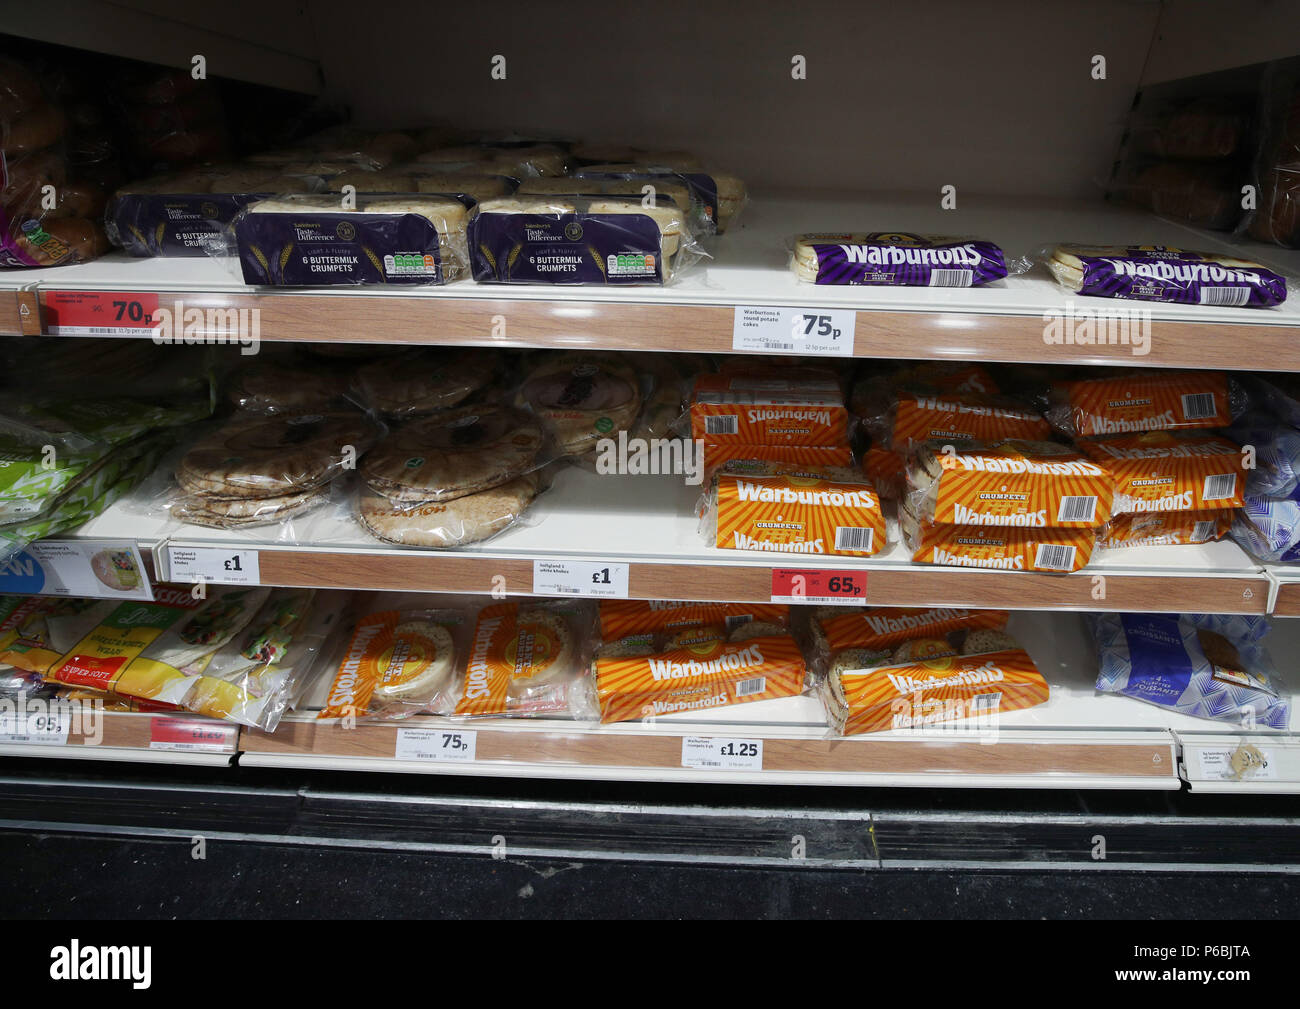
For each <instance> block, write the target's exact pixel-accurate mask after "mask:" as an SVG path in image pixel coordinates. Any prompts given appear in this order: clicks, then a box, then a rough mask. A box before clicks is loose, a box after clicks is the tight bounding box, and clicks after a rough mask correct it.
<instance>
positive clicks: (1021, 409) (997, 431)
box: [865, 392, 1052, 451]
mask: <svg viewBox="0 0 1300 1009" xmlns="http://www.w3.org/2000/svg"><path fill="white" fill-rule="evenodd" d="M865 421H866V424H867V428H868V430H870V431H871V433H872V434H873V435H874V436H875V438H876V440H878V441H880V442H882V443H884V444H887V445H890V446H891V447H892V448H894V449H896V450H898V451H907V450H908V449H909V448H911V447H912V446H914V445H918V444H920V443H922V442H927V441H938V442H944V443H949V442H952V443H958V444H964V443H969V442H996V441H1002V440H1004V439H1006V438H1020V439H1027V440H1029V441H1041V440H1043V439H1045V438H1048V437H1049V436H1050V435H1051V433H1052V429H1051V426H1050V425H1049V424H1048V423H1047V421H1046V420H1045V419H1044V418H1043V415H1042V414H1041V413H1039V412H1038V411H1037V410H1035V409H1033V408H1032V407H1031V406H1029V405H1028V404H1026V403H1021V402H1020V401H1019V400H1016V399H1014V398H1012V397H1010V396H990V395H984V394H981V393H970V392H967V393H960V392H952V393H934V394H929V393H920V392H900V393H898V394H897V396H896V397H895V398H894V401H893V403H892V405H891V407H890V409H889V411H888V413H887V415H886V416H883V417H875V418H872V417H867V418H865Z"/></svg>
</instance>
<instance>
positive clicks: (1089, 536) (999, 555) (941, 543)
mask: <svg viewBox="0 0 1300 1009" xmlns="http://www.w3.org/2000/svg"><path fill="white" fill-rule="evenodd" d="M902 525H903V535H904V538H905V540H906V541H907V545H908V549H910V550H911V551H912V560H914V561H916V562H917V563H918V564H940V565H946V566H949V567H970V568H996V569H998V570H1002V571H1048V572H1052V573H1054V574H1060V573H1069V572H1071V571H1078V570H1079V569H1080V568H1082V567H1083V566H1084V565H1085V564H1087V563H1088V560H1089V559H1090V558H1091V557H1092V549H1093V547H1094V546H1095V545H1096V539H1097V530H1095V529H1059V528H1058V529H1024V528H1014V527H1009V526H1001V527H998V526H941V525H928V524H919V525H917V524H909V523H907V522H903V523H902Z"/></svg>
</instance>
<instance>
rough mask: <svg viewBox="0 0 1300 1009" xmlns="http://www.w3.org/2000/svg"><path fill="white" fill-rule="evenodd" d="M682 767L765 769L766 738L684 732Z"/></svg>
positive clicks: (728, 769)
mask: <svg viewBox="0 0 1300 1009" xmlns="http://www.w3.org/2000/svg"><path fill="white" fill-rule="evenodd" d="M682 767H695V768H701V769H704V770H716V771H761V770H762V769H763V741H762V740H761V739H732V738H730V737H728V736H717V737H713V736H683V737H682Z"/></svg>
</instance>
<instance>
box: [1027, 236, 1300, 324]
mask: <svg viewBox="0 0 1300 1009" xmlns="http://www.w3.org/2000/svg"><path fill="white" fill-rule="evenodd" d="M1047 267H1048V269H1050V270H1051V271H1052V275H1053V276H1054V277H1056V279H1057V280H1058V281H1059V282H1060V283H1061V285H1062V286H1064V287H1066V288H1068V289H1069V290H1071V291H1076V292H1078V293H1079V294H1085V295H1091V296H1093V297H1098V298H1126V299H1130V300H1134V301H1162V302H1166V303H1171V304H1177V305H1225V306H1229V307H1237V308H1268V307H1270V306H1272V305H1280V304H1282V302H1284V301H1286V279H1285V278H1284V277H1282V276H1281V275H1280V274H1277V273H1274V272H1273V271H1272V270H1269V269H1267V268H1265V267H1263V266H1260V264H1258V263H1252V262H1250V261H1248V260H1245V259H1235V258H1233V257H1230V256H1225V255H1221V254H1218V253H1213V252H1189V251H1187V250H1185V249H1174V248H1169V247H1166V246H1162V245H1129V246H1122V245H1114V246H1087V245H1058V246H1056V247H1055V248H1053V249H1051V250H1050V251H1049V252H1048V253H1047Z"/></svg>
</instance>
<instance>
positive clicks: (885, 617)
mask: <svg viewBox="0 0 1300 1009" xmlns="http://www.w3.org/2000/svg"><path fill="white" fill-rule="evenodd" d="M1008 616H1009V614H1008V613H1007V611H1006V610H964V609H958V608H955V607H935V608H932V609H924V608H921V607H917V608H911V607H904V606H874V607H869V608H868V609H866V610H862V611H853V612H850V613H840V614H837V615H836V616H833V617H828V618H826V619H824V620H822V621H821V627H822V632H823V633H824V634H825V636H826V644H827V645H828V646H829V647H830V649H831V650H832V651H835V652H838V651H840V650H841V649H844V648H862V649H866V650H868V651H877V650H880V649H885V648H893V647H894V646H895V645H901V644H902V643H903V642H904V641H911V640H913V639H916V638H937V637H942V636H943V635H945V634H947V633H949V632H950V631H960V630H989V631H1000V630H1002V629H1003V628H1004V627H1006V626H1007V617H1008Z"/></svg>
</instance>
